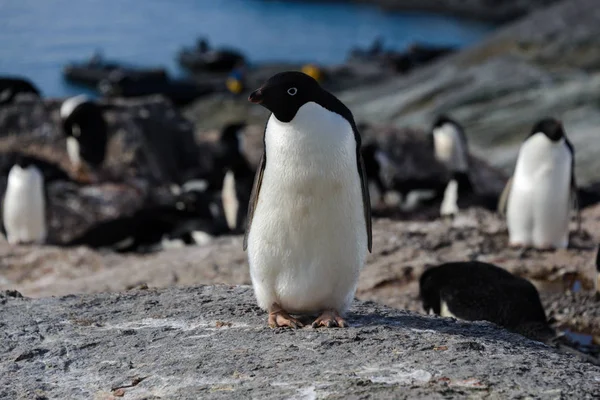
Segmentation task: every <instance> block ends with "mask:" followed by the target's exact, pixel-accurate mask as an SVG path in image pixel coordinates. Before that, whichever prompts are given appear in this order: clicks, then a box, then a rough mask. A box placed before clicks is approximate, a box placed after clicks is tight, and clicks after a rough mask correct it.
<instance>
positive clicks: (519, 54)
mask: <svg viewBox="0 0 600 400" xmlns="http://www.w3.org/2000/svg"><path fill="white" fill-rule="evenodd" d="M598 46H600V8H598V7H597V3H596V2H595V1H594V0H566V1H561V2H560V3H558V4H556V5H554V6H551V7H549V8H547V9H543V10H540V11H535V12H533V13H532V14H530V15H528V16H527V17H525V18H524V19H522V20H520V21H518V22H515V23H514V24H511V25H509V26H507V27H505V28H502V29H500V30H499V31H498V32H497V33H494V34H492V35H491V36H490V37H489V38H488V39H486V40H484V41H483V42H481V43H480V44H478V45H475V46H474V47H472V48H470V49H466V50H464V51H462V52H460V53H458V54H456V55H452V56H449V57H447V58H445V59H443V60H441V61H439V62H437V63H435V64H433V65H431V66H429V67H424V68H423V69H420V70H417V71H416V72H414V73H412V74H410V75H408V76H406V77H397V78H392V79H388V80H386V81H385V82H383V83H381V84H374V85H371V86H369V87H363V88H358V89H355V90H349V91H345V92H343V93H341V94H340V98H341V99H342V100H343V101H344V102H345V103H346V105H348V107H349V108H350V109H351V110H352V111H353V113H354V115H355V118H356V119H357V120H358V121H361V120H363V121H367V122H371V123H377V124H380V123H391V124H394V125H396V126H399V127H407V126H412V127H415V128H422V129H423V128H424V129H428V128H429V127H430V125H431V123H432V121H433V119H434V118H435V116H436V115H437V114H438V113H449V114H451V115H452V116H453V117H454V118H456V119H457V120H458V121H460V122H461V123H462V124H464V125H465V128H466V134H467V136H468V139H469V142H470V144H471V148H472V150H473V151H474V153H475V154H477V155H480V156H482V157H483V158H484V159H486V160H487V161H488V162H490V163H491V164H492V165H494V166H497V167H501V168H503V169H504V170H505V171H506V172H507V173H512V169H513V167H514V162H515V160H516V155H517V151H518V146H519V145H520V143H521V141H522V140H523V139H524V138H525V137H526V135H527V134H528V133H529V131H530V129H531V127H532V126H533V124H534V122H535V121H537V120H539V119H541V118H542V117H544V116H547V115H549V116H554V117H556V118H559V119H562V121H563V123H564V125H565V129H566V132H567V134H568V136H569V138H570V139H571V141H572V142H573V144H574V146H575V150H576V161H577V162H576V168H577V175H578V178H579V181H580V182H581V183H589V182H591V181H596V180H598V179H599V178H600V177H599V176H598V174H597V171H598V169H599V168H600V158H598V157H597V153H598V150H599V148H598V146H597V145H596V144H595V143H597V140H595V138H596V134H597V127H598V125H600V107H599V106H598V105H599V104H600V52H598V51H597V49H598Z"/></svg>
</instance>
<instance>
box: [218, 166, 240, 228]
mask: <svg viewBox="0 0 600 400" xmlns="http://www.w3.org/2000/svg"><path fill="white" fill-rule="evenodd" d="M221 198H222V199H223V210H224V212H225V220H226V221H227V226H228V227H229V229H235V228H237V215H238V210H239V208H240V203H239V201H238V199H237V194H236V190H235V175H234V174H233V172H232V171H227V173H226V174H225V178H224V179H223V190H222V191H221Z"/></svg>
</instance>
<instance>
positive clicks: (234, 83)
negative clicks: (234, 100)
mask: <svg viewBox="0 0 600 400" xmlns="http://www.w3.org/2000/svg"><path fill="white" fill-rule="evenodd" d="M225 84H226V85H227V89H229V91H230V92H231V93H234V94H239V93H241V92H242V90H244V86H243V85H242V82H240V80H239V79H235V78H227V81H226V82H225Z"/></svg>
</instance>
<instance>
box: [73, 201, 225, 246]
mask: <svg viewBox="0 0 600 400" xmlns="http://www.w3.org/2000/svg"><path fill="white" fill-rule="evenodd" d="M200 231H203V232H206V233H207V234H209V235H213V234H217V233H220V232H219V231H217V230H216V229H215V227H214V224H213V216H212V214H211V211H210V196H209V194H208V193H204V192H201V191H194V190H192V191H186V192H183V193H181V194H180V195H179V196H177V198H176V199H174V201H172V202H169V203H166V204H159V205H154V206H150V207H145V208H142V209H141V210H138V211H136V212H135V213H133V214H132V215H127V216H123V217H119V218H115V219H112V220H108V221H103V222H100V223H98V224H95V225H94V226H93V227H91V228H90V229H88V230H87V231H85V232H84V233H82V234H81V235H79V236H78V237H76V238H75V239H73V240H71V241H70V242H68V243H66V244H65V246H66V247H73V246H87V247H91V248H96V249H99V248H106V249H111V250H113V251H115V252H119V253H125V252H137V253H147V252H152V251H157V250H160V249H161V247H162V244H163V243H164V240H165V239H166V240H171V241H173V240H180V241H182V242H183V243H184V244H194V243H196V241H195V239H194V238H195V236H196V233H197V232H200Z"/></svg>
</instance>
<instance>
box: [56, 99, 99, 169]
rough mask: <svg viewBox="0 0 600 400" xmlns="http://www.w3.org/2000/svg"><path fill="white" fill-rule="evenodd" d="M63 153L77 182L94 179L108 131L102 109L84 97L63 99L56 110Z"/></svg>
mask: <svg viewBox="0 0 600 400" xmlns="http://www.w3.org/2000/svg"><path fill="white" fill-rule="evenodd" d="M60 118H61V121H62V127H63V133H64V135H65V136H66V138H67V154H68V155H69V160H70V161H71V163H72V164H73V167H74V168H75V171H76V175H77V177H79V178H80V179H81V180H84V181H92V180H94V179H95V178H94V174H93V171H94V170H97V169H98V168H100V166H101V165H102V163H103V162H104V158H105V155H106V146H107V142H108V128H107V124H106V121H105V119H104V116H103V113H102V108H101V107H100V106H99V105H98V104H97V103H95V102H94V101H92V100H91V99H89V98H88V97H87V96H86V95H79V96H75V97H71V98H68V99H67V100H65V101H64V102H63V104H62V106H61V108H60Z"/></svg>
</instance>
